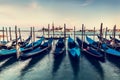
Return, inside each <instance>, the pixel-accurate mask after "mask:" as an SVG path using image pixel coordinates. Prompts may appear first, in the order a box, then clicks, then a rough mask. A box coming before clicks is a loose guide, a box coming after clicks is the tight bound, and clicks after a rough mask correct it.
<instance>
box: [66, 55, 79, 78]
mask: <svg viewBox="0 0 120 80" xmlns="http://www.w3.org/2000/svg"><path fill="white" fill-rule="evenodd" d="M68 55H69V59H70V63H71V66H72V69H73V75H74V77H75V78H76V79H77V77H78V73H79V71H80V68H79V67H80V66H79V64H80V58H73V57H72V56H71V55H70V54H69V53H68Z"/></svg>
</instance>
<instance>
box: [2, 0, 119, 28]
mask: <svg viewBox="0 0 120 80" xmlns="http://www.w3.org/2000/svg"><path fill="white" fill-rule="evenodd" d="M119 9H120V0H4V1H3V0H0V26H1V27H3V26H5V27H9V26H10V27H13V28H14V26H15V25H17V26H18V27H22V28H28V27H31V26H35V27H36V28H38V27H39V28H41V27H43V26H44V27H47V25H48V24H52V23H53V22H54V24H55V26H62V27H63V25H64V23H66V24H67V27H68V28H73V26H76V28H77V30H79V29H81V25H82V24H85V27H86V28H87V29H93V28H94V27H96V28H97V29H99V27H100V24H101V23H103V27H104V28H105V27H108V28H110V29H112V28H113V26H114V25H115V24H116V25H117V28H119V26H120V23H119V20H120V10H119Z"/></svg>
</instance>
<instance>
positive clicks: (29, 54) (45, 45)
mask: <svg viewBox="0 0 120 80" xmlns="http://www.w3.org/2000/svg"><path fill="white" fill-rule="evenodd" d="M52 41H53V39H52V38H50V39H49V40H48V41H47V42H44V43H43V44H42V45H40V46H39V47H37V48H35V49H33V50H31V51H26V52H23V53H22V54H21V55H20V58H21V59H27V58H30V57H34V56H40V54H45V53H43V52H44V51H46V50H48V49H50V48H51V46H52Z"/></svg>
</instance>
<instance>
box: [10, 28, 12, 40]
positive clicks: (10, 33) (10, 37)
mask: <svg viewBox="0 0 120 80" xmlns="http://www.w3.org/2000/svg"><path fill="white" fill-rule="evenodd" d="M9 36H10V41H11V40H12V35H11V27H9Z"/></svg>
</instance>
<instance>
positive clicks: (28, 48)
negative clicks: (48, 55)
mask: <svg viewBox="0 0 120 80" xmlns="http://www.w3.org/2000/svg"><path fill="white" fill-rule="evenodd" d="M43 40H44V37H42V38H40V39H39V40H38V41H36V42H33V43H31V44H29V45H27V46H26V47H25V48H20V49H19V50H20V52H27V51H31V50H33V49H35V48H37V47H38V46H40V45H41V43H42V41H43ZM16 53H17V50H16V48H14V49H10V50H8V49H2V50H0V57H10V56H16Z"/></svg>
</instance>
